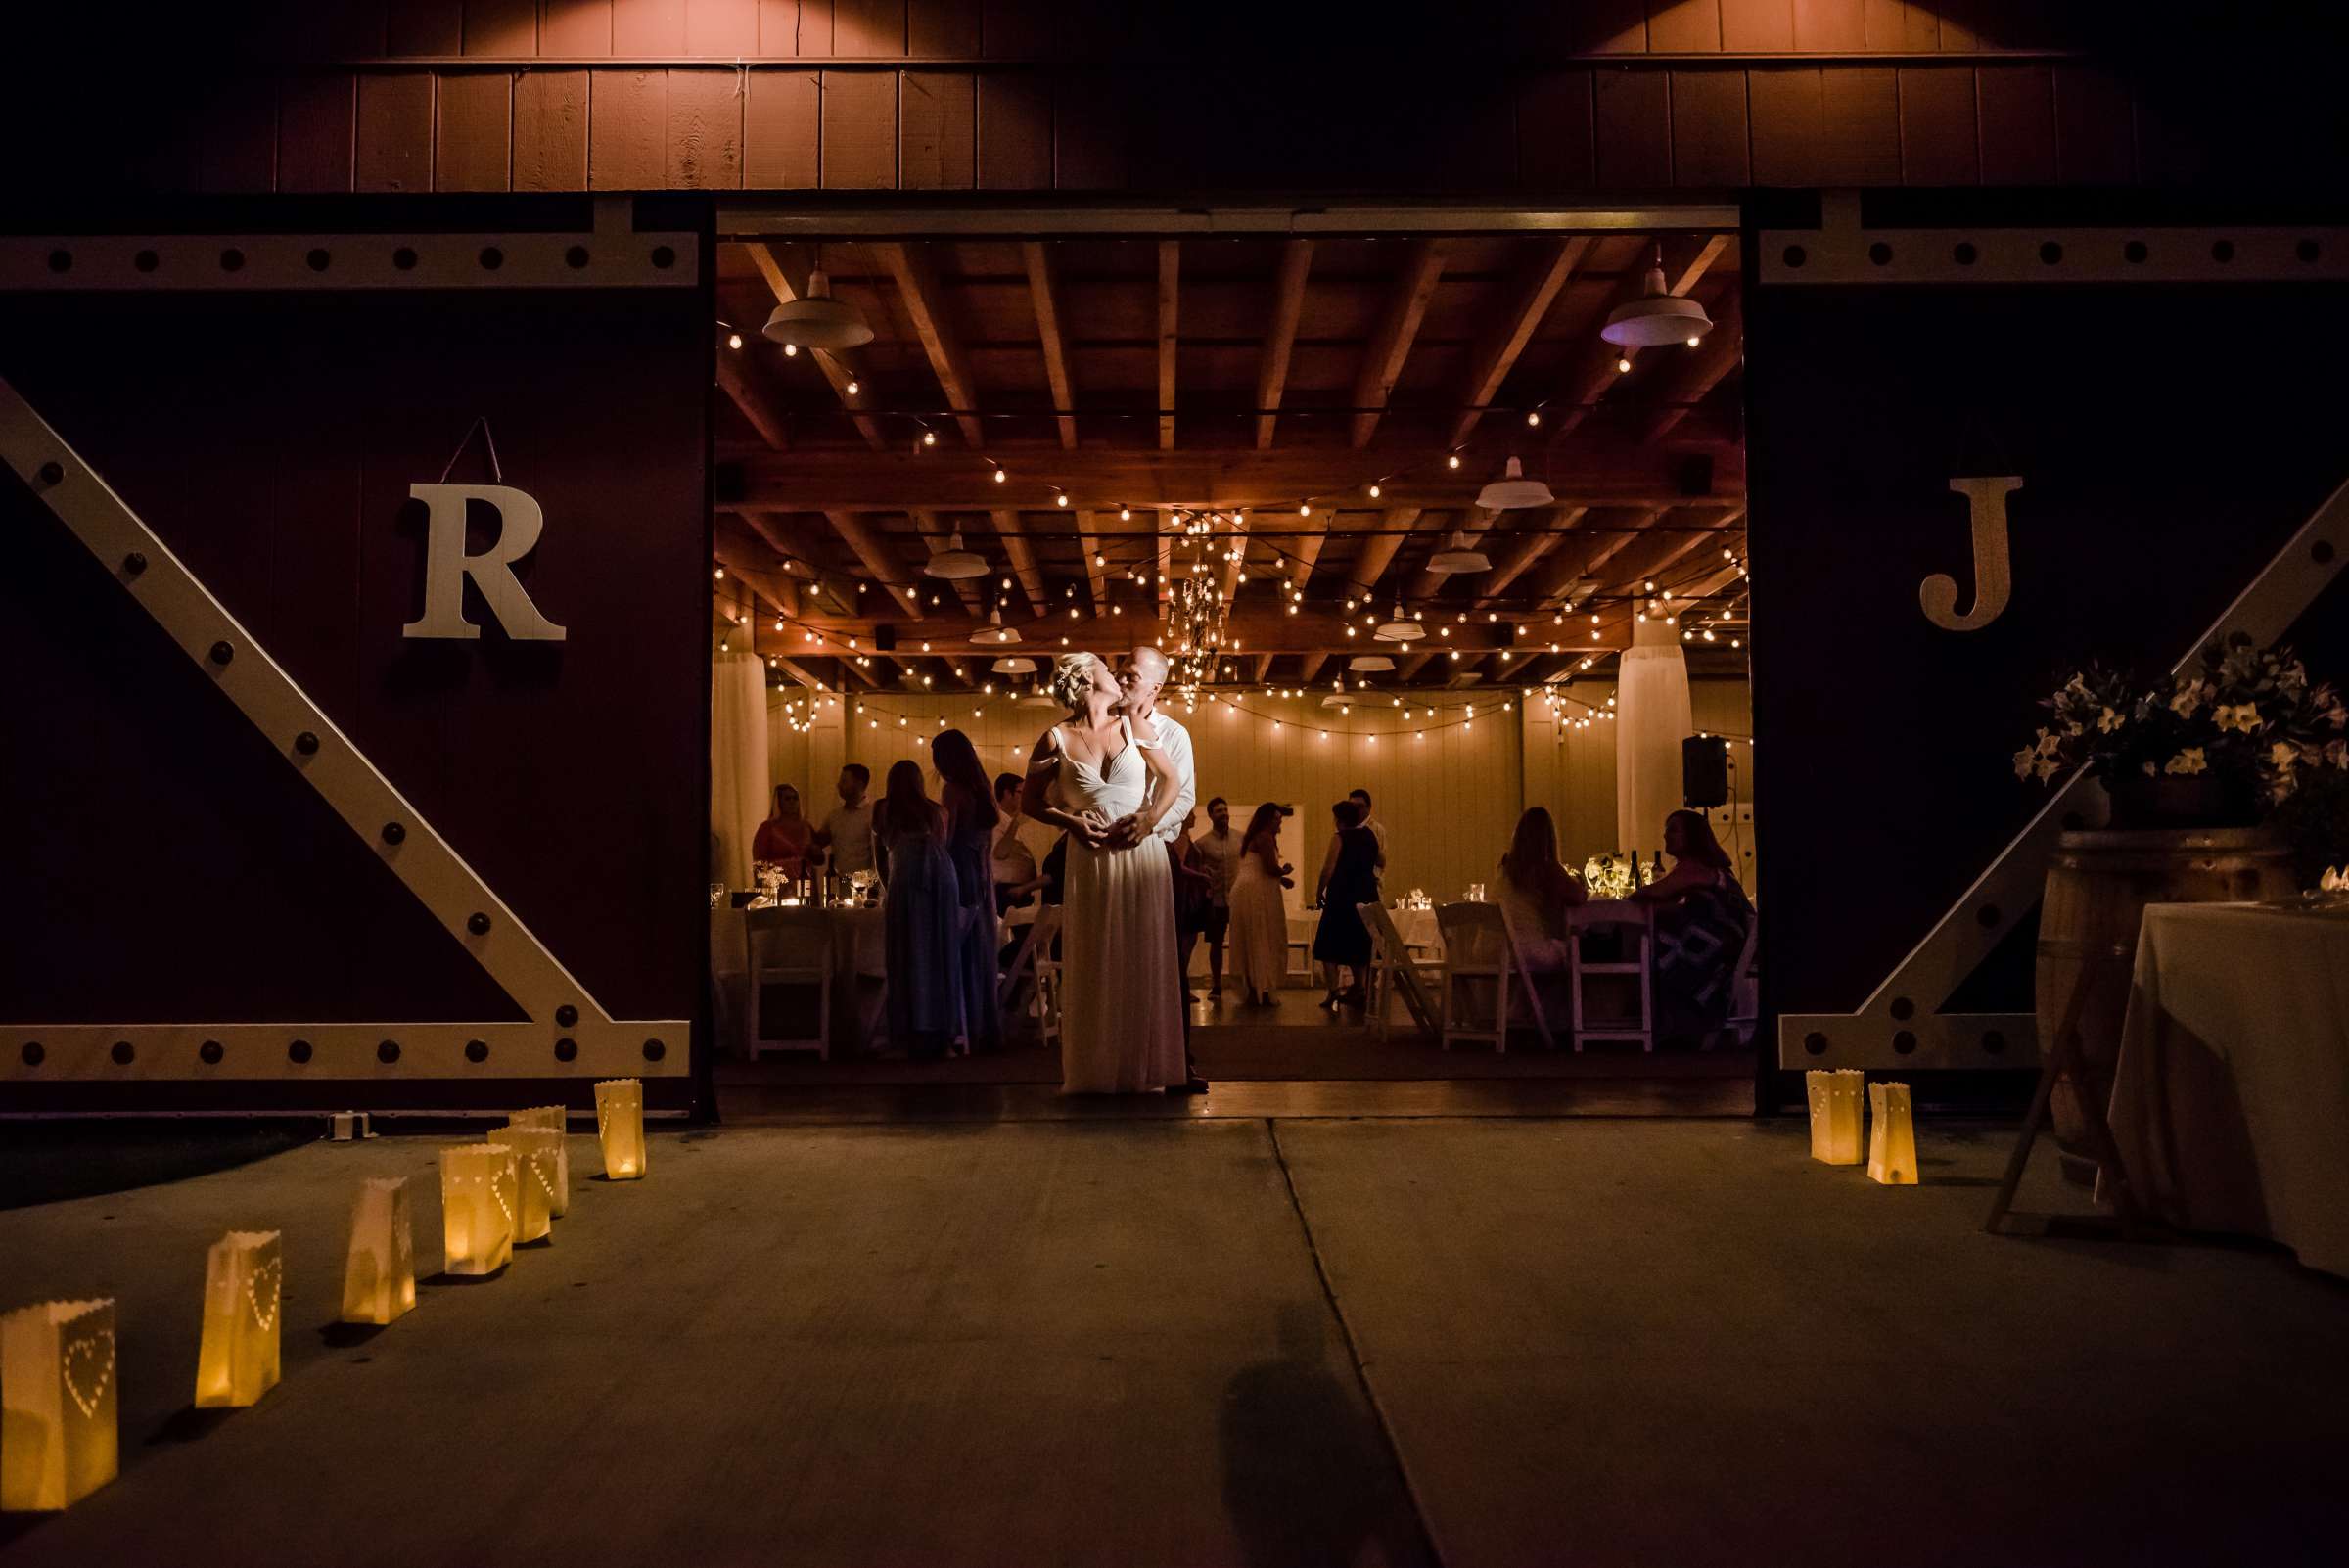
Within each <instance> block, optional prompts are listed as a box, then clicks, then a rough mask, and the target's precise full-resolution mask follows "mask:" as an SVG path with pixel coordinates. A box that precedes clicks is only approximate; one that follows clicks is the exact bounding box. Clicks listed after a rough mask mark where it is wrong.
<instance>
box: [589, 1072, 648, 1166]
mask: <svg viewBox="0 0 2349 1568" xmlns="http://www.w3.org/2000/svg"><path fill="white" fill-rule="evenodd" d="M595 1132H596V1136H597V1137H598V1138H600V1139H601V1140H602V1141H603V1145H604V1175H605V1176H608V1177H609V1178H611V1179H612V1180H614V1181H633V1180H635V1179H636V1178H637V1177H639V1176H643V1175H644V1167H645V1158H644V1084H643V1082H642V1081H641V1080H638V1079H633V1078H611V1079H606V1080H604V1081H603V1082H602V1083H600V1084H596V1085H595Z"/></svg>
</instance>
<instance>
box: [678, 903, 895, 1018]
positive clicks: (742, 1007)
mask: <svg viewBox="0 0 2349 1568" xmlns="http://www.w3.org/2000/svg"><path fill="white" fill-rule="evenodd" d="M747 912H748V911H747V910H743V909H713V910H711V911H710V979H711V985H712V990H713V991H714V994H715V998H716V1002H717V1018H716V1020H715V1024H716V1029H717V1037H718V1045H719V1048H720V1049H722V1050H725V1051H728V1052H730V1053H732V1054H734V1055H738V1056H739V1055H746V1054H748V1052H749V1046H750V1038H751V1032H752V1030H753V1028H754V1027H755V1025H756V1021H757V1018H758V998H757V997H756V996H755V995H753V994H752V991H751V983H750V945H749V934H748V931H747V930H746V928H745V924H744V920H743V916H744V915H745V914H746V913H747ZM793 916H794V918H797V919H805V920H821V921H822V922H824V924H825V925H826V926H828V927H829V928H830V930H831V934H832V1051H833V1054H835V1055H843V1054H847V1055H853V1054H854V1053H855V1052H857V1051H858V1050H861V1049H863V1048H864V1046H865V1045H866V1044H867V1042H868V1041H870V1040H871V1039H872V1038H874V1037H875V1035H876V1034H877V1033H878V1028H879V1022H880V1016H881V1007H882V1001H883V996H882V991H881V987H880V985H878V984H875V982H880V981H883V980H884V978H885V976H886V974H887V972H888V950H889V948H888V931H887V928H886V927H885V926H884V925H883V923H882V922H883V915H882V912H881V910H880V909H878V908H852V907H845V906H844V907H832V908H827V907H823V906H820V905H815V904H809V905H805V906H803V907H801V908H799V909H797V910H794V911H793Z"/></svg>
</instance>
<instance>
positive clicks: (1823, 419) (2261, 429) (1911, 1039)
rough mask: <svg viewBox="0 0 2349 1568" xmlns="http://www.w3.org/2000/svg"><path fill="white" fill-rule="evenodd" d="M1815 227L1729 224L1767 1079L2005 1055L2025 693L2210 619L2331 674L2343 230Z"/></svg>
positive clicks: (2019, 996) (1839, 219)
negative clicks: (1746, 256)
mask: <svg viewBox="0 0 2349 1568" xmlns="http://www.w3.org/2000/svg"><path fill="white" fill-rule="evenodd" d="M1862 216H1863V214H1862V213H1861V212H1860V210H1859V209H1858V208H1857V206H1856V205H1854V204H1837V203H1834V202H1830V203H1829V205H1828V208H1827V212H1826V218H1825V221H1824V223H1823V225H1822V226H1820V227H1818V228H1803V229H1792V230H1778V231H1773V230H1764V231H1763V232H1761V233H1760V234H1758V235H1756V236H1755V237H1754V240H1753V252H1754V255H1755V275H1754V278H1753V284H1754V287H1753V289H1752V295H1751V299H1750V301H1749V303H1748V306H1747V312H1746V316H1747V331H1748V334H1749V337H1748V350H1747V352H1748V365H1749V369H1748V377H1749V380H1748V386H1749V388H1750V392H1749V397H1750V404H1751V406H1750V414H1751V424H1750V429H1751V449H1750V453H1749V463H1750V467H1749V475H1750V484H1751V492H1752V499H1753V535H1752V537H1753V556H1752V561H1753V574H1754V618H1755V623H1754V633H1755V635H1754V691H1755V728H1756V733H1757V736H1758V737H1760V740H1759V744H1760V745H1762V746H1763V747H1766V748H1768V750H1769V751H1770V753H1771V755H1772V756H1773V758H1775V759H1777V760H1778V761H1779V762H1780V763H1782V764H1784V763H1787V761H1788V760H1789V759H1791V764H1790V765H1779V766H1773V767H1772V768H1770V769H1769V770H1768V772H1767V773H1766V774H1765V775H1764V777H1765V781H1766V782H1765V786H1764V787H1765V788H1766V790H1767V792H1768V796H1769V799H1768V800H1767V802H1766V808H1767V811H1768V817H1769V821H1770V825H1771V832H1772V835H1773V853H1772V854H1771V855H1770V856H1769V859H1768V864H1767V868H1766V870H1765V872H1764V876H1763V886H1762V889H1761V892H1762V899H1761V907H1762V916H1763V918H1762V930H1763V938H1764V973H1765V976H1766V986H1767V989H1768V993H1769V998H1770V1005H1771V1007H1772V1010H1773V1012H1775V1013H1776V1015H1777V1018H1778V1025H1777V1061H1778V1064H1779V1066H1780V1067H1782V1068H1803V1067H1817V1066H1834V1067H1866V1068H1887V1069H1892V1068H1898V1069H1904V1070H1908V1071H1919V1070H1933V1069H1952V1068H1956V1069H1966V1068H1995V1067H2030V1066H2034V1065H2036V1061H2037V1051H2036V1039H2037V1036H2036V1031H2035V1029H2034V1026H2033V1021H2032V1007H2033V995H2032V988H2031V957H2032V946H2033V944H2034V942H2035V939H2036V930H2037V900H2038V897H2039V889H2040V883H2041V879H2042V877H2043V875H2044V873H2045V869H2046V861H2047V855H2048V853H2049V851H2050V849H2051V848H2052V845H2053V841H2054V837H2055V835H2056V834H2057V833H2059V832H2060V831H2062V829H2063V828H2064V827H2065V826H2066V825H2081V824H2084V823H2085V824H2090V825H2094V824H2095V823H2096V821H2098V820H2100V813H2101V810H2102V797H2101V791H2100V789H2098V788H2097V787H2096V786H2094V785H2092V784H2086V783H2082V784H2079V785H2076V786H2075V787H2072V788H2068V789H2064V788H2057V789H2050V788H2049V787H2047V786H2045V785H2040V784H2037V783H2030V784H2026V783H2021V782H2018V781H2017V780H2016V778H2015V776H2014V770H2013V764H2012V755H2013V753H2014V752H2015V751H2016V749H2017V748H2018V747H2020V746H2022V745H2024V744H2026V743H2027V742H2028V741H2029V739H2030V738H2031V736H2032V734H2033V732H2034V730H2035V728H2036V725H2037V724H2038V722H2039V721H2040V720H2041V719H2042V718H2043V717H2044V715H2043V714H2042V713H2041V712H2040V710H2038V709H2037V708H2036V706H2035V704H2036V702H2037V700H2038V699H2039V698H2041V697H2043V696H2045V695H2046V694H2048V693H2049V692H2050V691H2052V690H2053V689H2054V688H2055V687H2056V686H2057V685H2059V684H2061V683H2062V682H2063V681H2064V680H2065V679H2066V678H2067V677H2068V676H2069V675H2070V674H2071V673H2072V672H2073V671H2074V670H2077V669H2082V668H2083V666H2084V665H2085V664H2086V662H2087V661H2089V660H2092V659H2096V660H2101V661H2103V662H2105V663H2106V664H2109V665H2120V666H2125V667H2135V668H2137V669H2141V670H2142V671H2144V672H2146V673H2151V672H2153V671H2155V670H2159V669H2168V668H2171V667H2172V666H2174V665H2175V664H2177V663H2178V662H2179V661H2181V660H2183V659H2185V658H2188V657H2189V656H2191V655H2193V654H2194V653H2195V652H2196V651H2197V649H2198V648H2199V647H2200V645H2201V644H2202V643H2203V642H2204V641H2205V640H2206V639H2207V638H2208V637H2209V636H2211V635H2213V634H2215V633H2224V632H2229V631H2234V630H2243V631H2248V632H2250V633H2251V634H2252V635H2253V636H2255V637H2258V638H2259V639H2261V640H2262V641H2267V640H2272V639H2276V638H2284V639H2287V640H2289V641H2291V642H2293V643H2295V644H2296V645H2297V646H2298V647H2299V649H2300V651H2301V652H2302V654H2303V655H2304V656H2305V657H2306V658H2307V661H2308V663H2309V666H2310V668H2311V669H2312V671H2314V672H2316V673H2317V674H2319V675H2320V676H2321V675H2323V674H2325V673H2326V672H2330V673H2332V674H2335V675H2342V674H2349V615H2344V614H2343V611H2344V609H2349V603H2345V602H2344V592H2345V590H2344V589H2343V586H2342V583H2341V580H2340V565H2341V561H2342V557H2343V552H2344V550H2345V549H2349V492H2344V490H2343V485H2344V482H2345V481H2349V440H2345V439H2344V438H2343V434H2342V427H2341V422H2340V414H2339V409H2340V398H2339V395H2338V392H2337V385H2336V384H2337V379H2338V374H2339V368H2338V367H2339V366H2340V365H2341V364H2343V363H2344V362H2349V309H2344V308H2343V307H2344V305H2349V287H2344V283H2345V280H2349V235H2345V234H2343V233H2342V232H2340V231H2338V230H2333V231H2326V230H2317V229H2299V228H2261V227H2238V228H2217V229H2202V228H2196V229H2180V228H2163V227H2158V226H2146V227H2130V226H2125V225H2123V226H2099V227H2093V228H2091V227H2064V226H2060V225H2049V226H2045V227H2039V226H2033V227H2012V226H2006V227H1987V226H1985V227H1962V226H1950V227H1940V228H1934V227H1919V226H1905V227H1868V226H1866V225H1865V224H1864V223H1863V221H1862Z"/></svg>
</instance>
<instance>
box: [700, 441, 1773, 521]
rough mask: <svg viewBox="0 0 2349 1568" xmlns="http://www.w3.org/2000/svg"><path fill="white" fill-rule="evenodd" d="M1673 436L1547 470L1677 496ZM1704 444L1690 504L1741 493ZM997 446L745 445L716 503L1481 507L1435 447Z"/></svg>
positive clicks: (776, 507) (1609, 497) (1557, 457)
mask: <svg viewBox="0 0 2349 1568" xmlns="http://www.w3.org/2000/svg"><path fill="white" fill-rule="evenodd" d="M1673 444H1674V449H1673V450H1672V451H1664V450H1659V449H1656V448H1651V447H1634V446H1618V445H1617V444H1616V443H1612V442H1609V443H1605V444H1604V447H1603V448H1600V449H1593V448H1594V443H1591V442H1588V441H1585V442H1579V443H1569V444H1568V445H1567V446H1565V447H1562V448H1559V449H1557V450H1556V451H1555V452H1554V453H1553V460H1552V461H1550V462H1549V464H1548V465H1547V467H1546V469H1545V470H1544V472H1543V478H1544V479H1545V480H1546V481H1547V482H1548V484H1549V486H1550V488H1551V490H1552V491H1554V492H1555V493H1556V494H1557V496H1558V498H1559V499H1561V500H1566V501H1589V502H1592V503H1595V504H1600V505H1630V504H1633V503H1634V502H1635V501H1636V500H1638V499H1639V498H1642V497H1647V496H1677V495H1679V493H1680V484H1679V483H1678V481H1679V477H1680V476H1679V475H1678V474H1677V473H1676V466H1677V464H1678V463H1679V462H1680V461H1681V458H1682V457H1683V456H1684V455H1685V454H1686V453H1687V452H1688V451H1689V450H1691V449H1697V448H1695V446H1694V443H1689V442H1681V441H1676V442H1674V443H1673ZM1701 449H1702V450H1704V451H1705V452H1706V453H1708V454H1709V455H1710V456H1711V457H1712V458H1713V474H1714V480H1713V483H1714V493H1713V494H1712V495H1710V496H1687V497H1682V499H1683V501H1684V502H1685V504H1688V505H1697V506H1701V505H1706V504H1712V505H1719V506H1730V505H1735V504H1738V503H1739V502H1741V501H1742V500H1743V499H1744V493H1743V492H1744V487H1745V464H1744V456H1743V453H1742V451H1741V450H1740V448H1739V447H1738V446H1737V445H1736V444H1735V443H1734V442H1728V441H1722V442H1717V443H1711V444H1705V445H1702V446H1701ZM995 455H999V456H1000V457H1001V458H1002V461H1003V463H1004V467H1005V472H1006V473H1007V474H1008V475H1009V478H1008V479H1007V481H1006V482H1005V483H1003V484H994V483H992V482H991V480H990V473H991V470H990V468H989V467H988V466H987V465H986V464H984V463H974V462H971V461H969V460H967V459H961V458H957V457H953V456H949V455H941V454H933V455H932V456H930V457H926V458H922V459H920V460H915V459H912V458H899V457H897V456H895V455H891V456H886V457H876V456H874V455H873V454H871V453H868V452H862V451H855V450H843V449H838V448H834V449H806V448H803V449H801V450H798V451H794V452H791V453H789V454H784V453H779V452H770V451H765V450H759V451H753V452H746V453H741V454H739V455H736V456H733V457H731V458H729V459H728V461H727V462H726V463H725V464H723V465H722V466H723V467H724V468H725V469H726V471H727V472H726V475H725V483H726V488H725V493H726V494H728V495H729V496H730V497H732V498H731V499H729V500H725V501H721V502H720V503H719V504H720V505H721V506H723V507H727V508H730V509H737V510H739V509H743V508H748V509H751V510H756V511H770V512H822V511H841V512H899V513H902V512H906V511H910V510H911V509H913V508H914V507H924V506H926V507H933V508H936V509H938V510H941V511H960V512H972V511H987V510H991V509H993V508H996V507H1016V508H1019V509H1020V510H1023V511H1029V512H1045V511H1052V510H1055V509H1056V503H1057V502H1058V500H1059V497H1060V496H1062V495H1064V494H1065V495H1067V496H1068V497H1069V501H1070V505H1071V506H1073V507H1079V508H1090V509H1093V510H1095V511H1100V510H1104V509H1106V510H1107V511H1109V512H1111V513H1113V514H1114V513H1115V512H1116V511H1117V509H1118V508H1119V507H1120V506H1128V505H1129V506H1132V507H1134V508H1136V509H1137V510H1139V509H1143V508H1161V509H1175V508H1182V509H1192V510H1201V511H1234V510H1255V511H1259V512H1265V513H1266V514H1267V515H1266V516H1265V517H1264V518H1261V519H1259V522H1260V524H1261V525H1262V526H1261V527H1259V528H1258V529H1257V530H1256V532H1257V533H1258V534H1259V536H1264V535H1267V534H1270V533H1274V532H1277V531H1280V530H1281V529H1280V523H1279V520H1278V519H1276V518H1274V517H1272V516H1271V515H1270V512H1271V509H1274V508H1285V509H1286V510H1287V512H1288V513H1289V514H1290V515H1291V516H1294V515H1295V512H1296V508H1297V502H1298V498H1299V497H1300V496H1309V495H1310V496H1320V497H1326V498H1327V499H1325V500H1323V501H1321V502H1318V503H1316V504H1315V506H1314V508H1313V510H1314V512H1315V514H1316V515H1318V514H1320V513H1321V512H1323V511H1324V510H1325V509H1339V508H1342V509H1344V510H1349V511H1353V510H1368V509H1370V508H1371V507H1374V506H1377V505H1382V504H1383V505H1387V506H1410V507H1417V508H1422V509H1425V508H1430V507H1433V508H1464V507H1468V506H1473V505H1474V504H1475V503H1476V496H1477V492H1478V490H1479V489H1481V488H1482V487H1483V484H1484V476H1480V475H1478V474H1475V473H1471V472H1470V471H1469V470H1468V469H1467V467H1466V466H1465V465H1463V466H1462V467H1461V468H1459V469H1447V468H1446V467H1445V463H1444V454H1443V453H1442V452H1441V451H1430V452H1426V453H1423V454H1419V455H1418V456H1416V457H1415V458H1413V457H1404V458H1401V459H1400V460H1399V458H1398V456H1397V455H1396V454H1383V461H1382V460H1381V455H1377V454H1364V453H1360V452H1353V451H1348V450H1344V449H1338V448H1330V447H1290V448H1282V449H1279V450H1274V451H1269V452H1260V451H1253V450H1246V449H1242V450H1228V451H1203V450H1200V449H1198V448H1196V447H1192V448H1185V449H1183V450H1180V451H1174V452H1162V451H1154V450H1141V451H1137V450H1132V449H1117V448H1110V447H1087V448H1083V449H1082V450H1079V451H1075V452H1062V451H1060V450H1059V449H1058V448H1057V447H1053V448H1050V449H1048V450H1046V451H1036V450H1035V449H1033V448H1031V449H1029V450H1027V451H1026V452H1021V451H1016V450H1013V451H1002V452H1000V453H998V454H995ZM1398 471H1400V472H1398ZM1032 475H1033V476H1040V477H1031V476H1032ZM1373 480H1377V481H1379V482H1380V487H1381V489H1382V491H1383V492H1384V493H1383V495H1382V498H1381V500H1380V501H1377V502H1373V501H1371V500H1370V499H1369V498H1368V496H1367V493H1366V487H1367V485H1368V484H1370V483H1371V482H1372V481H1373ZM1293 531H1303V530H1293Z"/></svg>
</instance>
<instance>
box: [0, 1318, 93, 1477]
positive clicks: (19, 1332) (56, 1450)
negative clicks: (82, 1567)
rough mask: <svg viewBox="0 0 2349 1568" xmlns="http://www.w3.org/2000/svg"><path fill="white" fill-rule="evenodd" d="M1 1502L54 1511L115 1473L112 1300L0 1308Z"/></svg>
mask: <svg viewBox="0 0 2349 1568" xmlns="http://www.w3.org/2000/svg"><path fill="white" fill-rule="evenodd" d="M0 1427H5V1428H6V1432H5V1434H4V1435H0V1510H6V1511H7V1512H10V1513H36V1512H50V1511H54V1510H56V1509H59V1508H63V1507H66V1506H68V1505H69V1504H71V1503H73V1502H76V1501H78V1500H79V1499H82V1498H85V1497H87V1496H88V1495H89V1494H90V1493H92V1492H95V1491H97V1490H98V1489H99V1488H100V1487H102V1486H104V1485H106V1484H107V1483H108V1482H109V1481H112V1480H113V1479H114V1478H115V1465H116V1463H117V1460H118V1449H117V1441H118V1440H117V1431H116V1427H115V1304H114V1303H113V1302H112V1301H111V1300H101V1301H45V1302H41V1303H39V1304H38V1305H35V1306H31V1307H23V1308H20V1309H18V1310H17V1311H16V1312H13V1313H9V1314H6V1315H5V1316H0Z"/></svg>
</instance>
